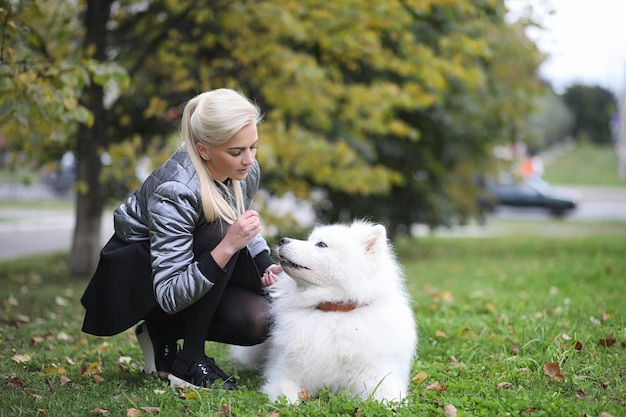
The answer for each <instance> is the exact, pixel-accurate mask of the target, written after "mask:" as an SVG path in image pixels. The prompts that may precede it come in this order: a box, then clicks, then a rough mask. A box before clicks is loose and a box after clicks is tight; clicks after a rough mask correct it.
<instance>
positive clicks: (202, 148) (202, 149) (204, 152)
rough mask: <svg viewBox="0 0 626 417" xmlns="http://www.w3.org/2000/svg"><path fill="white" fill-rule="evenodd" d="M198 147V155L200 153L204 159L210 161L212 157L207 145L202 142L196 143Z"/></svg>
mask: <svg viewBox="0 0 626 417" xmlns="http://www.w3.org/2000/svg"><path fill="white" fill-rule="evenodd" d="M196 149H197V150H198V155H200V158H202V159H204V160H205V161H208V160H209V159H211V157H210V156H209V152H208V151H207V148H206V146H204V145H203V144H201V143H200V142H197V143H196Z"/></svg>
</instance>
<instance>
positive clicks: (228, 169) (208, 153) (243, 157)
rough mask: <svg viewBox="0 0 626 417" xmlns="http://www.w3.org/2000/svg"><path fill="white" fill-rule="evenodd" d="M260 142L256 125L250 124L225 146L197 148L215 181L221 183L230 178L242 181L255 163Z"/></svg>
mask: <svg viewBox="0 0 626 417" xmlns="http://www.w3.org/2000/svg"><path fill="white" fill-rule="evenodd" d="M258 141H259V135H258V133H257V128H256V124H254V123H250V124H249V125H247V126H245V127H243V128H242V129H241V130H240V131H239V132H237V133H235V135H234V136H233V137H232V138H230V140H229V141H228V142H226V143H224V144H223V145H218V146H213V147H211V148H205V147H204V146H203V145H201V144H198V145H197V146H199V148H198V150H199V151H200V155H202V156H203V158H204V162H205V163H206V166H207V169H208V170H209V172H210V173H211V176H213V179H215V180H216V181H219V182H224V181H226V180H227V179H228V178H230V179H233V180H239V181H241V180H243V179H245V178H246V176H247V175H248V172H249V170H250V167H251V166H252V164H253V163H254V159H255V158H256V151H257V144H258Z"/></svg>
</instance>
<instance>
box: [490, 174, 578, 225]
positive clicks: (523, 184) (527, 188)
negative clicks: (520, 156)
mask: <svg viewBox="0 0 626 417" xmlns="http://www.w3.org/2000/svg"><path fill="white" fill-rule="evenodd" d="M486 185H487V190H488V192H489V194H490V196H491V197H492V201H493V204H494V205H495V206H498V205H501V206H510V207H538V208H545V209H547V210H548V211H549V212H550V213H551V214H552V215H553V216H556V217H562V216H564V215H565V214H567V213H568V212H570V211H571V210H575V209H576V208H577V207H578V202H579V200H580V196H579V195H578V193H577V192H576V191H574V190H569V189H565V188H560V187H554V186H552V185H550V184H548V183H547V182H546V181H544V180H543V179H541V178H539V177H536V178H531V179H526V180H515V179H512V178H511V179H509V180H504V181H502V180H500V181H491V180H490V181H487V184H486ZM494 208H495V207H494Z"/></svg>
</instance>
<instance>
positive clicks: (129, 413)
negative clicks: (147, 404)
mask: <svg viewBox="0 0 626 417" xmlns="http://www.w3.org/2000/svg"><path fill="white" fill-rule="evenodd" d="M140 415H141V411H139V410H137V409H136V408H129V409H127V410H126V417H138V416H140Z"/></svg>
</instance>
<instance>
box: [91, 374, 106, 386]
mask: <svg viewBox="0 0 626 417" xmlns="http://www.w3.org/2000/svg"><path fill="white" fill-rule="evenodd" d="M91 378H92V379H93V380H94V382H95V383H96V384H101V383H103V382H104V378H102V377H101V376H100V375H98V374H96V375H92V376H91Z"/></svg>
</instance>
